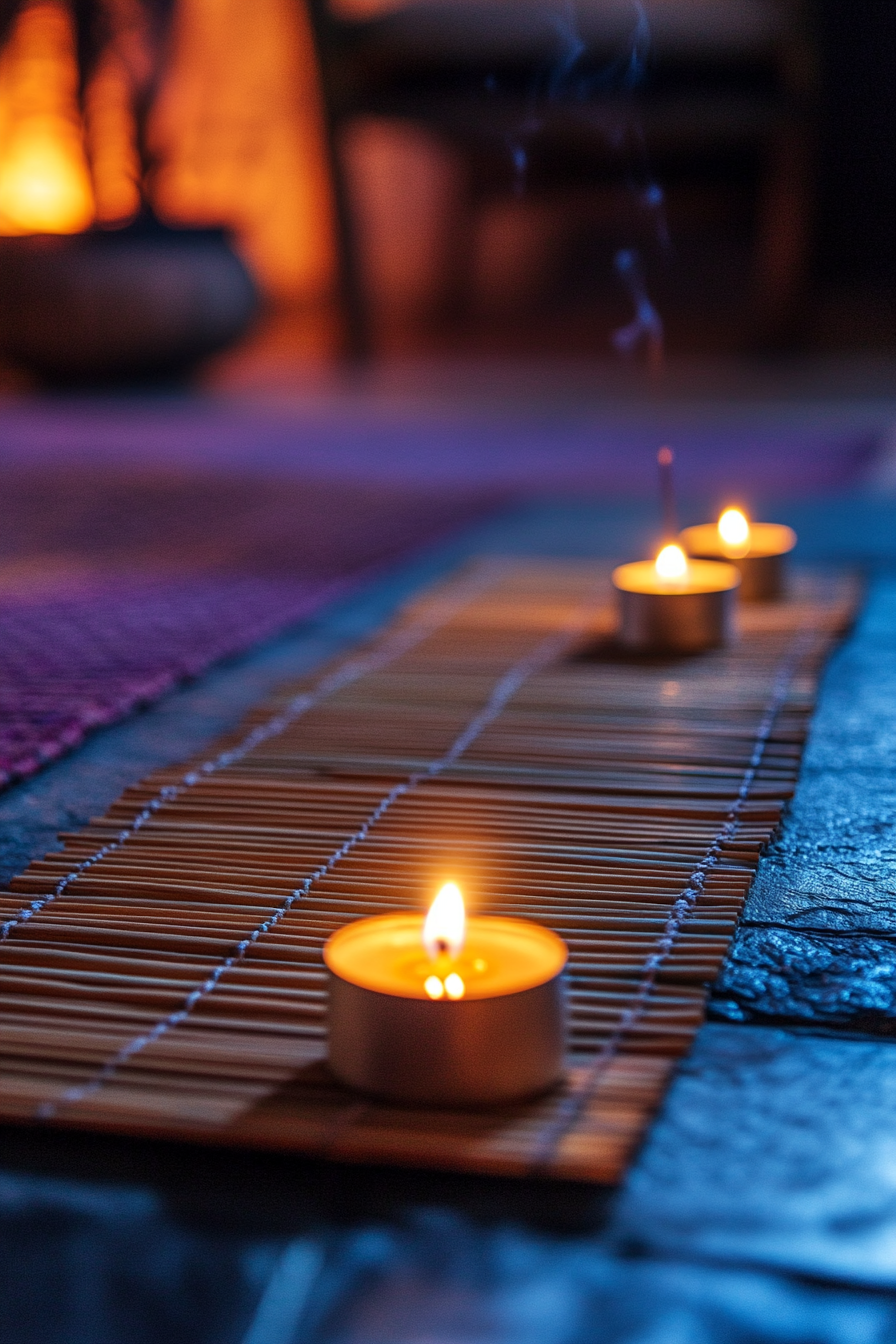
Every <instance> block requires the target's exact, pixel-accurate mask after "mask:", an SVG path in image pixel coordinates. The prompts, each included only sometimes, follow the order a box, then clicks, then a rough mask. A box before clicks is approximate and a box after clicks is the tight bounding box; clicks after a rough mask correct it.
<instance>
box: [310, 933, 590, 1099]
mask: <svg viewBox="0 0 896 1344" xmlns="http://www.w3.org/2000/svg"><path fill="white" fill-rule="evenodd" d="M567 955H568V954H567V950H566V945H565V944H564V943H563V942H562V940H561V939H560V938H558V937H557V935H556V934H554V933H551V932H550V930H548V929H545V928H542V927H541V926H540V925H538V924H530V923H528V922H527V921H525V920H520V919H499V918H484V917H483V918H472V919H470V920H468V922H467V933H466V942H465V944H464V947H463V950H462V952H460V953H459V954H458V955H456V956H455V957H453V958H451V959H450V962H446V965H445V966H444V967H441V968H440V967H438V965H436V964H435V963H434V962H433V961H432V960H431V958H430V956H429V954H428V953H427V951H426V949H425V947H424V945H423V916H422V915H418V914H398V915H380V916H376V917H374V918H372V919H361V920H358V921H357V922H356V923H354V924H347V925H346V926H345V927H344V928H342V929H339V930H338V932H336V933H334V934H333V936H332V937H331V938H330V939H329V941H328V942H327V944H326V946H325V948H324V961H325V962H326V965H327V969H328V971H329V993H330V1005H329V1031H330V1067H331V1069H332V1070H333V1072H334V1073H335V1074H336V1076H337V1078H339V1079H340V1080H341V1081H342V1082H344V1083H347V1084H348V1085H349V1086H350V1087H353V1088H357V1089H358V1090H359V1091H361V1092H366V1093H369V1094H371V1095H372V1096H376V1097H381V1098H384V1099H386V1100H389V1101H396V1102H408V1103H415V1104H419V1105H430V1106H449V1107H465V1106H467V1107H469V1106H490V1105H498V1104H500V1103H502V1102H510V1101H516V1100H519V1099H521V1098H523V1097H529V1096H534V1095H536V1094H537V1093H539V1092H544V1091H546V1090H547V1089H548V1088H549V1087H551V1086H552V1085H553V1084H554V1083H556V1082H557V1081H558V1079H559V1078H560V1076H561V1073H562V1070H563V1060H564V1046H565V996H564V985H563V970H564V967H565V965H566V960H567ZM434 965H436V969H437V970H441V972H442V974H443V975H444V979H443V980H442V979H440V977H439V976H438V975H434V974H433V968H434ZM446 970H447V974H445V971H446ZM427 984H428V985H429V986H430V989H429V990H427V989H426V987H425V986H426V985H427ZM438 984H442V985H443V986H444V987H445V992H441V991H439V996H438V997H435V998H434V997H432V992H433V987H434V986H436V985H438ZM458 986H459V987H460V992H459V994H458ZM454 994H457V995H458V996H457V997H452V995H454Z"/></svg>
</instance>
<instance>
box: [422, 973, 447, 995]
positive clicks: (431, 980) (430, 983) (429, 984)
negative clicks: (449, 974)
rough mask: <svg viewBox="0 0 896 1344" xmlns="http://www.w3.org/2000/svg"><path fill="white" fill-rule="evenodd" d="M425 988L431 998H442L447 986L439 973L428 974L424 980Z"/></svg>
mask: <svg viewBox="0 0 896 1344" xmlns="http://www.w3.org/2000/svg"><path fill="white" fill-rule="evenodd" d="M423 988H424V989H425V990H426V992H427V994H428V995H429V997H430V998H431V999H440V998H441V997H442V995H443V994H444V993H445V986H444V985H443V984H442V982H441V980H440V979H439V977H438V976H437V975H428V976H427V977H426V979H425V980H424V981H423Z"/></svg>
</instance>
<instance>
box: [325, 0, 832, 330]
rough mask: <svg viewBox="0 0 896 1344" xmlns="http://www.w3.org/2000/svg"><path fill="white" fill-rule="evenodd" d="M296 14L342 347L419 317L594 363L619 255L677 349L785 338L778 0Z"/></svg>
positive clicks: (467, 5) (785, 126) (789, 41)
mask: <svg viewBox="0 0 896 1344" xmlns="http://www.w3.org/2000/svg"><path fill="white" fill-rule="evenodd" d="M311 9H312V14H313V18H314V27H315V33H316V36H317V41H318V48H319V53H320V63H321V70H322V82H323V90H324V99H325V104H326V108H327V113H328V120H329V126H330V131H331V135H332V140H333V146H334V162H335V164H336V168H337V173H338V174H339V175H340V176H341V178H342V181H341V185H340V192H341V196H342V199H343V202H344V205H343V220H344V221H345V222H346V224H347V226H348V227H349V228H350V229H351V230H352V231H353V234H354V237H353V238H349V239H348V240H347V241H346V252H345V274H346V280H347V286H346V287H347V292H348V294H349V298H350V302H351V304H352V311H353V314H354V320H355V328H356V337H357V338H360V327H361V326H362V325H363V316H368V317H369V315H370V313H371V312H376V313H377V314H378V316H379V319H380V320H379V324H378V326H379V334H380V337H381V338H382V337H383V335H384V332H385V339H386V340H387V342H388V340H389V338H390V334H391V336H392V338H393V339H395V336H396V333H395V331H393V332H392V333H390V332H389V319H390V317H391V318H392V324H393V327H396V328H398V329H399V331H400V330H404V331H405V332H407V331H408V330H409V329H412V328H413V327H414V318H415V317H416V318H417V319H418V325H419V322H420V321H423V322H424V323H425V322H426V321H429V323H430V324H433V323H434V324H436V325H439V324H441V326H442V327H443V329H446V330H451V328H452V326H453V328H454V331H455V333H457V331H458V330H459V329H460V330H464V331H465V335H466V338H467V339H470V338H471V329H472V328H475V326H476V324H477V321H478V323H479V325H480V326H482V325H483V324H484V326H485V327H488V328H490V330H491V332H492V333H494V332H495V330H496V327H501V326H502V325H503V328H504V331H503V336H504V339H505V340H509V342H510V343H511V345H512V344H513V343H514V342H515V341H516V342H519V343H520V344H521V345H522V347H523V348H530V349H531V348H532V347H533V346H537V345H542V346H546V347H547V348H548V349H555V350H556V349H558V348H559V349H562V348H563V346H564V345H567V346H569V345H570V344H571V345H572V346H573V347H576V346H580V345H581V343H582V340H583V338H584V339H585V343H586V344H588V343H592V344H594V345H595V347H596V348H600V347H601V346H603V347H604V348H608V341H609V335H610V333H611V331H612V329H613V328H614V327H618V326H620V325H623V324H624V323H625V322H627V321H628V320H629V318H630V316H631V304H632V299H631V296H627V295H626V293H625V289H624V286H623V285H622V284H621V283H620V278H619V277H618V276H617V275H616V274H615V273H614V264H613V259H614V256H615V255H616V254H617V253H618V252H619V250H620V249H632V248H636V249H638V250H639V251H640V252H641V254H642V266H643V268H644V270H645V271H646V276H647V287H648V292H649V293H650V295H651V296H652V298H653V302H654V304H655V306H656V307H657V308H658V309H659V310H660V312H661V314H663V315H664V316H665V318H666V327H667V330H668V333H669V338H670V341H671V343H672V345H673V348H677V349H683V350H688V349H690V350H693V349H695V348H696V349H706V348H710V349H711V348H713V347H715V348H721V349H728V350H730V349H732V348H734V349H736V348H743V346H744V345H751V344H752V345H755V344H757V343H768V342H770V341H772V342H774V341H779V340H780V339H781V338H782V337H785V336H786V335H787V333H788V331H789V329H791V328H792V326H793V323H794V318H795V313H796V308H797V304H798V300H799V299H800V297H801V291H802V288H803V285H804V283H805V278H806V268H807V260H808V247H809V221H810V216H811V208H812V152H811V151H812V146H811V137H812V131H813V112H814V97H813V91H814V80H813V55H812V49H811V44H810V42H809V34H808V29H807V25H806V16H805V14H804V13H803V11H802V8H801V6H800V5H799V4H798V3H795V2H794V0H648V2H647V3H646V4H645V5H644V6H643V7H642V6H640V5H635V4H632V3H630V0H585V2H584V3H579V4H573V3H568V4H564V3H563V2H562V0H558V3H555V4H550V5H546V4H543V3H539V2H538V0H409V2H408V3H400V0H399V3H396V2H395V0H311ZM589 337H590V342H589ZM398 339H399V340H400V336H399V337H398ZM472 339H473V340H474V341H475V335H473V336H472Z"/></svg>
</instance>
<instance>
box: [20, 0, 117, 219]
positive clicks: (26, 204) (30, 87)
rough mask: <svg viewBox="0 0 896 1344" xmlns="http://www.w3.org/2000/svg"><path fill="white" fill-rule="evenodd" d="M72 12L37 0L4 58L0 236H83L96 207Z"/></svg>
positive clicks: (51, 0) (25, 11)
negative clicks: (81, 115)
mask: <svg viewBox="0 0 896 1344" xmlns="http://www.w3.org/2000/svg"><path fill="white" fill-rule="evenodd" d="M77 82H78V72H77V66H76V63H75V54H74V39H73V35H72V26H71V20H70V18H69V15H68V11H67V9H66V8H64V7H63V6H62V5H61V4H58V3H54V0H38V3H34V4H31V5H28V6H26V7H25V9H23V10H22V12H21V14H20V15H19V18H18V21H17V22H16V24H15V26H14V28H13V32H12V35H11V37H10V40H9V42H8V44H7V46H6V48H5V50H4V52H3V54H2V57H0V234H18V233H78V232H80V231H81V230H82V229H86V228H87V227H88V225H89V224H90V223H91V222H92V220H93V215H94V202H93V189H92V186H91V181H90V174H89V172H88V169H87V159H86V156H85V153H84V143H83V134H82V127H81V123H80V118H79V115H78V107H77Z"/></svg>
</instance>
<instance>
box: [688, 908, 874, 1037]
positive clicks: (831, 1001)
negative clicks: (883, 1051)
mask: <svg viewBox="0 0 896 1344" xmlns="http://www.w3.org/2000/svg"><path fill="white" fill-rule="evenodd" d="M710 1015H711V1016H712V1017H715V1018H721V1019H724V1020H727V1021H729V1022H757V1023H761V1022H766V1023H785V1022H789V1023H801V1024H814V1025H815V1026H825V1027H844V1028H847V1029H848V1030H850V1031H852V1032H867V1033H871V1034H876V1035H883V1036H896V937H893V938H890V939H886V938H881V937H873V936H871V935H867V934H861V933H857V934H845V935H839V936H838V935H835V934H822V933H804V932H802V931H801V930H797V929H791V928H778V927H770V928H755V927H742V928H741V929H739V930H738V932H737V935H736V937H735V939H734V942H733V944H732V947H731V951H730V953H729V955H728V958H727V960H726V962H725V965H724V967H723V969H722V973H721V975H720V976H719V978H718V980H717V981H716V982H715V984H714V985H713V993H712V999H711V1001H710Z"/></svg>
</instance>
